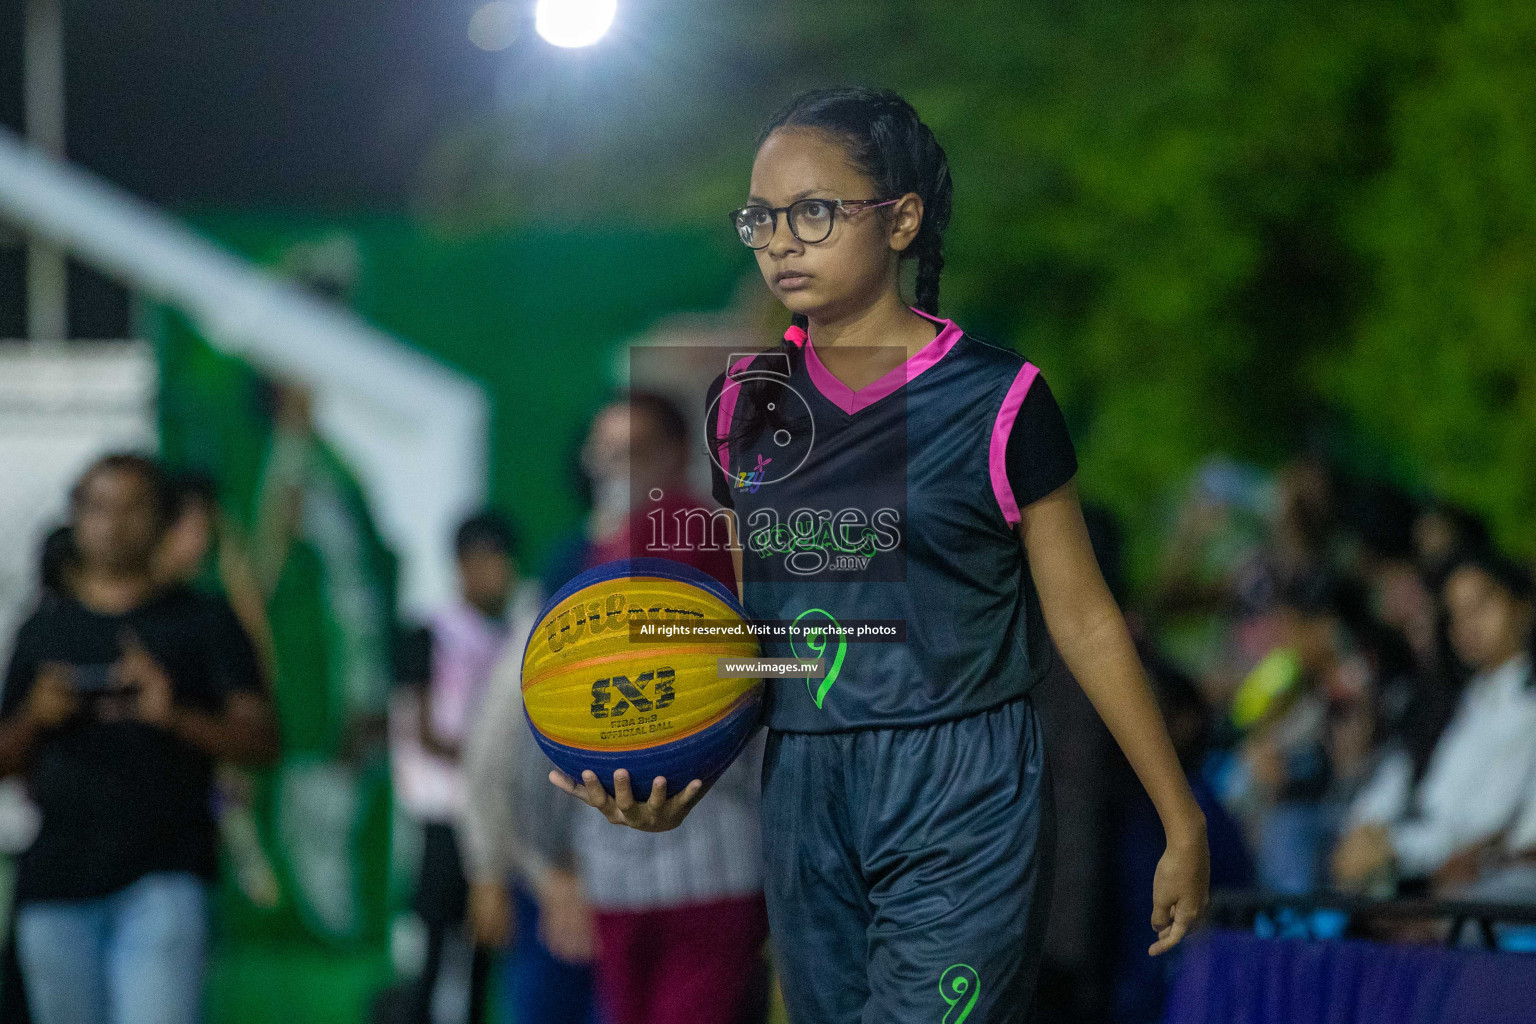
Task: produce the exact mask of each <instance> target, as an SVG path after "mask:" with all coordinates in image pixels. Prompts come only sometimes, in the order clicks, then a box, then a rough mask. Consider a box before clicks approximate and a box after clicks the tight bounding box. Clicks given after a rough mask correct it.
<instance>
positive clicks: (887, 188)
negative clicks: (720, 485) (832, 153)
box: [710, 86, 954, 447]
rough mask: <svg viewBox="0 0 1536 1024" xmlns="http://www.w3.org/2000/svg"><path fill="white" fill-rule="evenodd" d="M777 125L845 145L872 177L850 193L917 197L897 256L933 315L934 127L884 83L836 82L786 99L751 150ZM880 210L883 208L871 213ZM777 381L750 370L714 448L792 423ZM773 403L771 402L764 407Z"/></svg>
mask: <svg viewBox="0 0 1536 1024" xmlns="http://www.w3.org/2000/svg"><path fill="white" fill-rule="evenodd" d="M780 128H806V129H811V130H814V131H820V132H824V133H826V134H827V135H828V136H830V137H832V138H833V139H835V140H836V141H837V142H838V143H839V144H840V145H842V146H843V148H844V149H845V150H846V151H847V154H848V159H849V160H850V162H851V163H852V164H853V166H854V167H856V168H858V169H859V171H860V172H862V173H863V174H864V175H865V176H867V177H868V178H870V179H871V180H872V181H873V182H874V183H875V190H876V191H877V192H878V193H879V195H877V196H856V197H848V198H858V199H894V198H897V197H898V196H903V195H906V194H907V193H908V192H915V193H917V194H918V195H919V196H920V197H922V200H923V220H922V224H921V226H919V228H918V231H917V237H916V238H914V239H913V240H912V244H911V245H909V246H907V248H906V249H905V250H903V251H902V253H901V255H900V257H899V259H900V260H908V259H916V260H917V288H916V291H917V294H916V296H915V302H914V303H913V304H914V305H915V306H916V307H917V308H918V309H920V310H922V311H923V312H925V313H927V314H928V315H929V316H933V317H937V316H938V315H939V275H940V274H941V273H942V272H943V270H944V230H945V228H947V227H948V226H949V216H950V211H951V209H952V207H953V205H954V182H953V181H952V180H951V178H950V175H949V158H948V157H947V156H945V154H944V147H943V146H940V145H939V142H938V140H937V139H936V138H934V135H933V131H932V130H931V129H930V128H929V127H928V126H927V125H926V124H924V123H923V121H922V119H921V118H919V117H918V116H917V111H916V110H914V109H913V108H912V104H910V103H908V102H907V101H906V100H905V99H903V98H902V97H901V96H900V95H899V94H897V93H896V92H894V91H892V90H890V89H869V88H865V87H862V86H837V87H833V88H826V89H811V90H808V91H806V92H802V93H800V94H799V95H798V96H796V97H795V98H794V99H792V100H790V101H789V103H787V104H785V105H784V106H783V107H782V108H781V109H780V110H779V112H778V113H776V114H774V116H773V117H772V118H770V119H769V121H768V123H767V124H766V125H764V126H763V130H762V131H761V132H760V133H759V134H758V136H757V143H756V145H754V147H753V150H754V151H756V150H758V149H761V148H762V146H763V143H764V142H766V141H768V136H769V135H771V134H773V133H774V132H775V131H777V130H778V129H780ZM875 212H876V213H877V214H879V215H880V216H882V217H884V216H887V215H888V213H889V211H888V210H886V209H884V208H882V209H880V210H877V211H875ZM790 323H791V325H792V326H793V327H798V328H800V329H801V330H802V331H803V330H805V329H806V328H807V327H808V326H809V325H810V320H809V318H808V317H806V316H805V314H803V313H795V314H794V315H792V316H791V317H790ZM796 348H797V346H795V345H794V343H792V342H790V341H789V340H788V338H787V337H786V338H785V339H784V340H782V341H780V342H779V344H778V346H777V348H775V349H773V350H770V351H775V352H780V353H783V354H785V355H787V356H790V357H791V358H792V357H793V354H794V352H795V351H796ZM782 387H783V384H782V382H780V381H777V380H774V379H772V378H770V377H763V376H755V377H753V378H751V379H749V380H747V381H744V382H743V383H742V384H741V389H742V395H743V396H745V397H746V398H747V399H748V400H747V401H746V402H745V403H744V406H745V407H744V408H743V410H742V412H743V415H741V416H739V417H737V419H736V424H737V425H736V426H734V427H733V428H732V430H731V431H730V433H729V434H728V435H727V436H726V437H724V438H721V437H716V436H715V428H714V426H711V427H710V436H711V437H712V438H714V442H715V444H714V445H713V447H718V446H719V444H720V443H721V442H722V441H725V442H728V443H737V442H746V441H750V440H752V439H753V438H756V437H757V436H759V435H760V434H761V433H762V432H763V430H764V429H765V428H766V426H768V425H769V424H771V425H772V426H773V427H775V428H776V429H777V428H792V427H793V426H794V425H795V424H794V423H793V422H792V420H791V418H790V417H788V416H786V415H785V410H786V408H787V407H788V406H789V405H790V404H791V403H788V402H774V401H773V400H772V395H773V393H776V392H777V391H779V390H780V389H781V388H782ZM770 404H772V405H773V406H774V408H773V409H772V410H769V409H768V406H769V405H770Z"/></svg>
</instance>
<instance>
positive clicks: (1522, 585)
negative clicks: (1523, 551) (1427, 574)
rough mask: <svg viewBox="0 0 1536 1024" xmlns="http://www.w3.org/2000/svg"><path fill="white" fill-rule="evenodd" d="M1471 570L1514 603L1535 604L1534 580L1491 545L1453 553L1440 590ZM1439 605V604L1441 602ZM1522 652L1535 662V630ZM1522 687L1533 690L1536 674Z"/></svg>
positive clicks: (1476, 546) (1521, 566)
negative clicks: (1477, 571) (1484, 575)
mask: <svg viewBox="0 0 1536 1024" xmlns="http://www.w3.org/2000/svg"><path fill="white" fill-rule="evenodd" d="M1466 568H1474V569H1478V570H1480V571H1482V572H1483V573H1486V574H1487V575H1488V576H1489V577H1490V578H1492V580H1493V582H1494V583H1495V584H1497V585H1498V586H1499V587H1500V588H1501V589H1502V590H1504V591H1505V593H1507V594H1509V596H1511V597H1513V598H1514V599H1515V600H1516V601H1520V602H1523V603H1526V604H1531V603H1536V580H1533V579H1532V578H1531V574H1530V572H1529V571H1528V570H1527V569H1526V568H1525V567H1524V566H1523V565H1520V564H1519V563H1518V562H1516V561H1514V560H1513V559H1511V558H1508V557H1507V556H1505V555H1504V554H1503V553H1501V552H1500V551H1499V550H1498V549H1496V548H1494V547H1493V545H1491V544H1471V545H1466V546H1463V547H1462V548H1460V549H1459V550H1457V552H1456V553H1455V554H1454V555H1452V556H1451V557H1450V559H1449V560H1447V562H1446V564H1445V575H1444V576H1442V577H1441V586H1442V587H1443V586H1444V585H1445V582H1446V581H1448V580H1450V578H1451V576H1452V575H1454V574H1455V573H1456V571H1457V570H1459V569H1466ZM1442 603H1443V602H1442ZM1524 639H1525V651H1526V653H1527V654H1528V655H1530V656H1531V659H1532V661H1533V662H1536V629H1533V630H1531V631H1530V632H1529V633H1527V634H1526V636H1525V638H1524ZM1526 686H1528V687H1531V688H1533V689H1536V671H1532V672H1531V673H1530V675H1529V676H1527V678H1526Z"/></svg>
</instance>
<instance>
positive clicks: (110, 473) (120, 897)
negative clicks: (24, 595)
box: [0, 455, 276, 1024]
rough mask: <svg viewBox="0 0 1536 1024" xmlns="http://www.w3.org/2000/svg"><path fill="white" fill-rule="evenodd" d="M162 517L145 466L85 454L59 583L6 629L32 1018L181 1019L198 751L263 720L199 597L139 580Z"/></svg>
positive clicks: (206, 770)
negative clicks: (30, 830)
mask: <svg viewBox="0 0 1536 1024" xmlns="http://www.w3.org/2000/svg"><path fill="white" fill-rule="evenodd" d="M173 514H174V505H173V499H172V493H171V489H170V487H169V486H168V484H167V481H166V478H165V474H164V472H163V471H162V470H161V469H160V467H159V466H158V465H157V464H156V463H154V462H153V461H151V460H149V459H147V458H143V457H141V456H136V455H110V456H106V457H103V458H101V459H98V460H97V461H96V462H95V463H93V464H92V465H91V466H90V467H89V468H88V469H87V470H86V471H85V473H84V474H83V475H82V476H81V478H80V480H79V481H78V483H77V484H76V486H75V488H74V490H73V492H72V494H71V534H72V537H73V541H74V548H75V553H76V567H75V571H74V572H73V573H72V574H71V576H70V583H71V586H70V588H69V590H67V591H66V592H64V593H63V594H61V595H60V599H59V600H57V601H52V602H48V603H45V604H43V605H40V606H39V608H38V609H37V610H36V611H35V612H34V613H33V614H32V616H31V617H30V618H28V619H27V621H26V622H25V623H24V624H23V625H22V627H21V629H20V632H19V633H18V635H17V639H16V646H15V650H14V652H13V653H12V656H11V662H10V665H9V668H8V670H7V673H6V678H5V689H4V694H3V697H0V771H4V772H5V773H7V774H9V773H24V774H25V775H26V778H27V781H28V783H29V785H30V788H31V794H32V797H33V799H34V800H35V801H36V802H37V805H38V807H39V809H40V811H41V813H42V825H41V829H40V831H39V833H38V836H37V839H36V841H35V842H34V843H33V844H32V845H31V846H30V847H29V848H28V849H27V851H26V852H25V853H24V854H23V855H22V856H21V858H20V863H19V866H18V874H17V879H16V899H17V902H18V904H19V909H18V911H17V923H16V927H17V939H18V950H19V954H20V959H21V963H22V969H23V973H24V976H25V981H26V987H27V994H28V1002H29V1003H30V1005H31V1010H32V1015H33V1017H34V1019H36V1020H38V1021H41V1022H43V1024H55V1022H57V1024H96V1022H106V1021H108V1020H109V1019H112V1020H144V1021H157V1022H166V1024H179V1022H183V1021H188V1022H190V1021H194V1020H196V1019H197V1017H198V1007H199V1003H200V1001H201V994H202V992H201V989H202V978H203V968H204V961H205V949H206V940H207V904H208V883H209V881H210V880H211V879H212V878H213V877H214V873H215V869H216V855H217V842H216V832H215V827H214V822H213V817H212V810H211V803H212V800H211V796H212V793H211V789H212V781H213V765H214V761H215V759H218V758H223V759H226V760H230V761H236V762H242V763H259V762H263V761H266V760H269V759H270V758H271V757H273V756H274V755H275V753H276V731H275V728H274V724H273V721H272V716H271V712H270V710H269V708H268V705H267V702H266V699H265V697H264V695H263V694H262V687H261V680H260V678H259V677H256V676H254V675H253V674H252V673H251V672H250V666H249V663H245V664H242V663H241V662H240V660H239V659H231V658H230V657H229V656H228V654H227V652H226V651H225V650H224V645H223V641H224V640H225V639H227V638H226V637H224V636H223V635H221V634H220V632H219V631H218V630H217V628H215V627H214V626H213V625H212V624H211V622H210V618H209V616H208V614H207V606H206V604H205V603H204V602H202V601H200V600H199V599H198V598H197V597H196V596H195V595H194V594H193V593H192V592H191V591H190V590H189V589H187V588H186V587H184V586H166V585H165V584H164V583H163V582H162V581H160V580H157V579H156V578H155V576H154V574H153V559H154V556H155V552H156V549H157V547H158V545H159V543H160V541H161V539H162V537H163V535H164V531H165V529H166V528H167V526H168V525H169V524H170V521H171V518H172V516H173Z"/></svg>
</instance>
